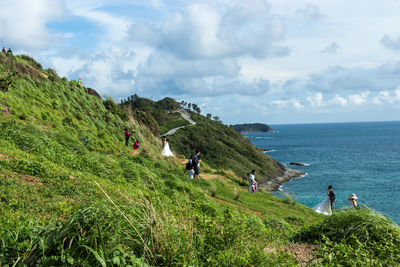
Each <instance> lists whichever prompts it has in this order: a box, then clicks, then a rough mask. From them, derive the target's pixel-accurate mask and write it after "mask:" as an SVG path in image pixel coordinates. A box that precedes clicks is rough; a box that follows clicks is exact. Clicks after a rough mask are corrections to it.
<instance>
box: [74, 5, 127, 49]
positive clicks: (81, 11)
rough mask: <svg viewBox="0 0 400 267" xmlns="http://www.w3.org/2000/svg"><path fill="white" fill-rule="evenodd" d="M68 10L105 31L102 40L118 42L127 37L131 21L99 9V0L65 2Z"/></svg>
mask: <svg viewBox="0 0 400 267" xmlns="http://www.w3.org/2000/svg"><path fill="white" fill-rule="evenodd" d="M66 3H67V7H68V10H69V11H70V12H71V14H73V15H75V16H80V17H83V18H86V19H87V20H89V21H91V22H92V23H93V24H94V25H95V26H97V27H99V29H101V31H104V32H106V38H104V37H103V38H102V39H103V40H102V41H103V42H120V41H123V40H124V39H125V38H127V37H128V29H129V27H130V25H131V22H130V21H129V20H128V19H127V18H124V17H122V16H115V15H111V14H110V13H109V12H106V11H102V10H99V7H102V6H103V5H104V3H102V2H101V1H100V2H99V1H91V0H89V1H87V0H86V1H76V0H69V1H67V2H66Z"/></svg>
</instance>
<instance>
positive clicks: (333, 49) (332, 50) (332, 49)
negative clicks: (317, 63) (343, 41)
mask: <svg viewBox="0 0 400 267" xmlns="http://www.w3.org/2000/svg"><path fill="white" fill-rule="evenodd" d="M339 51H340V46H339V45H338V44H337V43H330V44H329V45H328V46H327V47H325V48H324V49H322V51H321V53H327V54H336V53H338V52H339Z"/></svg>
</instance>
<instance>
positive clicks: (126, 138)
mask: <svg viewBox="0 0 400 267" xmlns="http://www.w3.org/2000/svg"><path fill="white" fill-rule="evenodd" d="M130 138H131V134H130V132H129V131H128V128H125V145H126V146H129V139H130Z"/></svg>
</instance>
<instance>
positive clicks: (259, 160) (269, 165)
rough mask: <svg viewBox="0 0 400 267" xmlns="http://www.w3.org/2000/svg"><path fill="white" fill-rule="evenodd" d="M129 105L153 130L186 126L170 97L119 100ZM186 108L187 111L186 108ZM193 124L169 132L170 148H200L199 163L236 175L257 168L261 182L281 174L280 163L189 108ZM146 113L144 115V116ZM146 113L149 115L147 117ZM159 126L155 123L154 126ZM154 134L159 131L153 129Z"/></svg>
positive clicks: (185, 150)
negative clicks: (200, 160) (201, 161)
mask: <svg viewBox="0 0 400 267" xmlns="http://www.w3.org/2000/svg"><path fill="white" fill-rule="evenodd" d="M122 105H123V106H125V107H128V108H131V109H132V112H133V113H134V114H138V115H137V116H136V117H137V119H138V120H140V121H143V122H146V123H147V122H148V121H150V120H153V119H154V122H153V123H147V124H151V125H153V124H154V125H156V126H155V127H153V126H152V127H153V128H155V129H159V128H162V129H163V131H162V132H163V133H165V132H167V131H168V130H170V129H172V128H174V127H179V126H185V125H188V122H186V121H185V120H183V119H182V116H181V114H180V113H179V112H176V110H178V108H179V103H178V102H176V101H175V100H173V99H171V98H165V99H163V100H160V101H157V102H154V101H152V100H150V99H146V98H141V97H138V96H136V95H134V96H131V97H129V98H128V100H127V101H124V102H123V103H122ZM188 111H189V110H188ZM189 112H190V114H191V117H192V119H193V120H194V121H195V122H196V125H194V126H191V127H185V128H182V129H180V130H179V131H177V132H175V133H174V134H173V135H170V136H169V137H168V138H169V139H170V145H171V147H172V150H173V151H174V152H176V153H178V155H180V156H181V157H184V158H189V156H190V155H191V153H193V152H194V151H195V150H196V149H199V150H200V151H201V158H202V160H203V162H205V163H206V164H208V165H209V166H211V167H212V168H214V169H225V170H232V171H234V172H235V174H236V175H238V176H240V177H243V178H245V177H247V176H248V174H249V173H250V171H251V170H252V169H255V170H257V173H258V178H257V179H258V180H259V181H265V180H270V179H273V178H275V177H277V176H281V175H282V174H283V171H284V166H282V165H281V164H280V163H279V162H277V161H276V160H274V159H272V158H271V157H269V156H268V155H266V154H265V153H263V151H261V150H260V149H258V148H257V147H255V146H254V145H253V144H252V143H251V142H250V141H249V140H248V139H247V138H245V137H243V136H242V135H241V134H239V133H238V132H237V131H235V130H234V128H232V127H228V126H226V125H224V124H222V123H221V122H219V121H215V120H211V118H207V117H204V116H202V115H200V114H198V113H195V112H192V111H189ZM144 114H146V115H144ZM149 114H151V117H150V118H149V116H148V115H149ZM157 125H159V126H157ZM153 132H154V133H155V134H158V133H159V132H160V131H158V130H155V131H153Z"/></svg>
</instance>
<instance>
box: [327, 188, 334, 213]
mask: <svg viewBox="0 0 400 267" xmlns="http://www.w3.org/2000/svg"><path fill="white" fill-rule="evenodd" d="M328 197H329V200H330V202H331V209H332V211H333V207H334V203H335V201H336V194H335V192H333V187H332V186H331V185H330V186H328Z"/></svg>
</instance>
